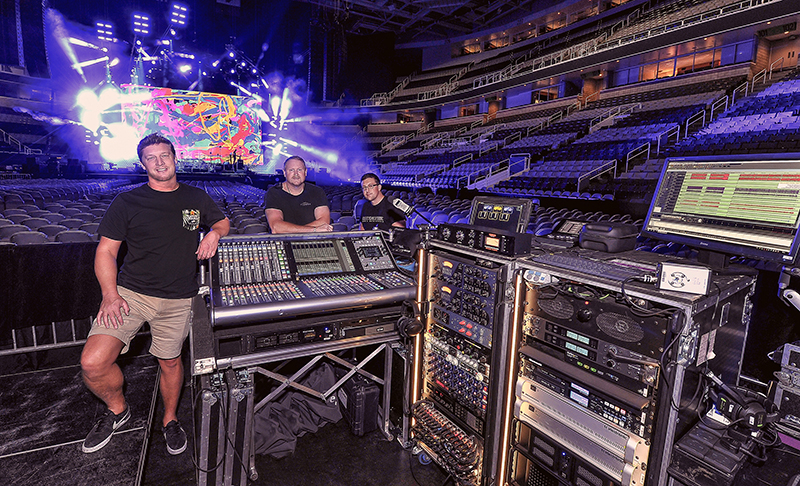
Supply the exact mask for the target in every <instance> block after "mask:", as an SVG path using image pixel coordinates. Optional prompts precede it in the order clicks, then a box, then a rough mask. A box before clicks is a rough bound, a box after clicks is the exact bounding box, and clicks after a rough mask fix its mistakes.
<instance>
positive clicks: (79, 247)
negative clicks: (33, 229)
mask: <svg viewBox="0 0 800 486" xmlns="http://www.w3.org/2000/svg"><path fill="white" fill-rule="evenodd" d="M95 248H97V243H96V242H91V243H59V244H42V245H25V246H15V245H2V246H0V282H2V283H0V336H3V339H5V337H6V336H11V329H20V328H26V327H30V326H36V325H43V324H48V325H49V324H50V323H51V322H59V321H67V320H70V319H83V318H86V317H89V316H91V315H93V314H94V313H95V312H97V309H98V308H99V307H100V300H101V298H102V295H101V293H100V285H99V284H98V283H97V279H96V278H95V276H94V253H95Z"/></svg>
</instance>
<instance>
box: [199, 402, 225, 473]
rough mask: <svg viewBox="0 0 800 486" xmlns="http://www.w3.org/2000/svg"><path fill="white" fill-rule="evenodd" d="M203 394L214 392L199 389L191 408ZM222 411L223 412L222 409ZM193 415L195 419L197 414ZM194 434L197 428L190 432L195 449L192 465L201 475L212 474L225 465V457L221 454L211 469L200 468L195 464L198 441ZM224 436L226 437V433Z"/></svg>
mask: <svg viewBox="0 0 800 486" xmlns="http://www.w3.org/2000/svg"><path fill="white" fill-rule="evenodd" d="M203 392H208V393H211V394H214V393H215V392H214V390H210V389H208V388H201V389H200V392H199V393H198V394H197V395H196V396H195V397H194V400H192V408H195V407H196V406H197V399H198V398H200V397H202V396H203ZM219 401H220V402H222V400H219ZM222 411H223V412H224V408H223V409H222ZM193 415H194V416H195V417H196V416H197V412H196V411H195V412H194V413H193ZM224 418H225V424H226V426H227V423H228V419H227V417H224ZM196 432H197V427H193V430H192V436H193V439H192V440H193V441H194V442H193V443H194V444H195V447H194V450H193V451H192V456H191V457H192V464H193V465H194V468H195V469H196V470H198V471H200V472H202V473H211V472H214V471H216V470H217V469H219V467H220V466H222V464H224V463H225V455H224V454H223V455H222V457H221V458H220V459H219V462H218V463H217V464H216V465H215V466H214V467H212V468H211V469H203V468H202V467H200V465H199V464H197V457H196V455H197V449H198V448H197V444H198V441H197V434H196ZM226 432H227V431H226ZM225 435H227V433H226V434H225Z"/></svg>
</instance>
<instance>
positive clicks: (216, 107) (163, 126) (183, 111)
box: [122, 86, 264, 167]
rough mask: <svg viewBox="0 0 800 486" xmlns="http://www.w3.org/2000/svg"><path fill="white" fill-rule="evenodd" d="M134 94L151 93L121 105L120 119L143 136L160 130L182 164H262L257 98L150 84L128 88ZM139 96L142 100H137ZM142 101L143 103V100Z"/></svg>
mask: <svg viewBox="0 0 800 486" xmlns="http://www.w3.org/2000/svg"><path fill="white" fill-rule="evenodd" d="M125 88H126V89H127V90H128V93H130V94H134V93H136V94H142V93H144V92H148V91H149V92H150V96H149V97H146V98H145V97H141V98H145V99H144V100H143V101H140V102H137V103H123V104H122V121H123V123H126V124H128V125H131V126H132V127H133V128H134V129H135V130H136V132H137V133H138V134H139V135H140V136H141V137H143V136H145V135H146V134H148V133H153V132H158V133H161V134H162V135H164V136H165V137H167V138H169V139H170V140H172V142H173V143H174V145H175V151H176V153H177V156H178V160H179V161H180V162H182V163H192V162H195V161H197V162H205V163H211V164H225V163H236V162H239V161H241V162H242V163H243V164H244V165H246V166H253V167H255V166H263V164H264V157H263V154H262V153H261V122H260V119H259V118H258V116H257V115H256V110H257V109H258V108H260V106H259V102H258V101H256V100H255V99H253V98H245V97H242V96H231V95H225V94H218V93H202V92H198V91H180V90H174V89H170V88H153V87H149V86H125ZM137 98H140V97H137ZM141 98H140V99H141Z"/></svg>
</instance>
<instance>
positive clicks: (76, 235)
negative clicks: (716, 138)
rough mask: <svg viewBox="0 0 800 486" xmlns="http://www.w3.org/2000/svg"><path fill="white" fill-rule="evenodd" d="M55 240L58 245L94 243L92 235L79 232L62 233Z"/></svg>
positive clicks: (68, 231)
mask: <svg viewBox="0 0 800 486" xmlns="http://www.w3.org/2000/svg"><path fill="white" fill-rule="evenodd" d="M55 239H56V241H57V242H59V243H83V242H92V241H94V238H92V235H90V234H89V233H87V232H85V231H81V230H67V231H62V232H61V233H58V234H57V235H56V238H55Z"/></svg>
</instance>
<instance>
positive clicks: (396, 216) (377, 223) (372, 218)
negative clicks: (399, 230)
mask: <svg viewBox="0 0 800 486" xmlns="http://www.w3.org/2000/svg"><path fill="white" fill-rule="evenodd" d="M405 219H406V217H405V215H404V214H403V213H401V212H400V211H398V210H397V208H395V207H394V206H392V205H391V204H390V203H389V198H388V197H384V198H383V199H382V200H381V202H379V203H378V204H376V205H375V206H373V205H372V203H371V202H369V201H366V202H365V203H364V206H362V207H361V225H362V226H363V227H364V229H365V230H371V229H375V228H377V229H379V230H383V231H389V230H390V229H391V227H392V223H394V222H396V221H405Z"/></svg>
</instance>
